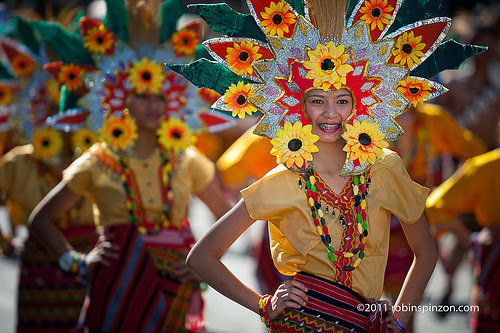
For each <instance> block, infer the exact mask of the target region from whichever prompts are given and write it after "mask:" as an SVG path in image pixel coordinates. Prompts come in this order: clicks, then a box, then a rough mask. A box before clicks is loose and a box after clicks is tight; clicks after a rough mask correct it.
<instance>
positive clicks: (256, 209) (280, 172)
mask: <svg viewBox="0 0 500 333" xmlns="http://www.w3.org/2000/svg"><path fill="white" fill-rule="evenodd" d="M294 180H296V181H294ZM298 180H299V178H298V176H296V177H294V175H293V174H292V172H290V171H288V170H286V169H285V167H283V166H282V165H279V166H277V167H275V168H274V169H273V170H271V171H270V172H269V173H268V174H266V175H265V176H264V177H263V178H261V179H259V180H258V181H256V182H255V183H253V184H252V185H250V186H249V187H247V188H245V189H243V190H241V195H242V196H243V198H244V200H245V205H246V207H247V210H248V214H249V215H250V217H251V218H253V219H255V220H281V219H283V213H284V212H285V211H288V210H289V209H290V207H292V206H293V203H294V202H295V201H296V200H297V198H298V197H300V193H297V192H300V189H299V186H298Z"/></svg>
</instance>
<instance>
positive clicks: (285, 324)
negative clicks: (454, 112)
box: [169, 0, 483, 332]
mask: <svg viewBox="0 0 500 333" xmlns="http://www.w3.org/2000/svg"><path fill="white" fill-rule="evenodd" d="M247 3H248V6H249V9H250V13H251V17H249V16H245V15H242V14H239V13H236V12H234V11H231V10H230V9H228V8H227V6H224V5H214V6H208V5H206V6H205V5H195V6H192V7H191V8H192V9H193V10H194V11H195V12H197V13H198V14H199V15H200V16H202V17H203V18H204V19H205V20H206V21H207V23H208V24H209V26H210V27H211V28H212V30H214V31H218V32H221V33H222V34H225V35H227V36H225V37H221V38H214V39H210V40H207V41H206V42H204V45H205V48H206V49H207V50H208V52H209V53H210V54H211V56H212V57H213V59H214V60H215V61H207V60H203V59H202V60H199V61H197V62H194V63H191V64H187V65H184V66H179V65H169V67H170V68H172V69H174V70H176V71H177V72H179V73H181V74H182V75H184V76H185V77H186V78H188V79H189V80H191V81H192V82H193V83H195V84H196V85H198V86H200V87H205V88H210V89H213V90H215V91H217V92H219V93H220V94H221V95H222V96H221V98H219V100H218V101H217V102H216V103H214V105H213V107H214V108H218V109H220V110H227V111H231V108H233V107H234V104H231V105H230V104H229V103H228V100H230V99H228V98H227V95H231V94H233V91H232V90H231V89H230V87H231V86H233V85H236V86H237V85H238V84H240V82H242V83H243V84H244V85H248V86H249V87H250V89H249V90H248V94H249V95H250V94H251V95H252V97H250V98H249V99H248V103H249V104H250V105H252V106H253V107H255V108H256V109H257V110H258V111H261V112H263V113H264V116H263V117H262V119H261V121H260V122H259V123H258V125H257V126H256V128H255V131H254V133H255V134H257V135H261V136H264V137H267V138H269V139H271V143H272V144H273V148H272V150H271V154H273V155H276V156H277V162H278V163H282V164H283V166H278V167H277V168H275V169H274V170H272V171H270V172H269V173H268V174H267V175H266V176H264V177H263V178H262V179H260V180H259V181H257V182H256V183H254V184H253V185H251V186H250V187H248V188H247V189H244V190H243V191H242V192H241V193H242V195H243V198H244V200H245V204H246V207H247V210H248V213H249V215H250V216H251V217H252V218H253V219H263V220H268V221H269V229H270V232H269V233H270V243H271V254H272V256H273V260H274V263H275V265H276V267H277V268H278V269H279V270H280V272H281V273H283V274H287V275H295V279H298V280H299V281H302V282H303V283H305V284H306V286H307V287H308V288H309V289H313V290H314V291H315V292H316V293H315V294H314V293H310V294H308V295H309V298H310V299H311V298H312V299H311V301H310V302H308V304H307V305H306V306H305V307H304V308H303V309H302V311H300V312H299V311H296V310H295V309H287V310H286V311H284V312H283V313H282V314H281V315H280V316H278V317H277V318H276V319H275V320H273V321H271V322H270V325H271V331H272V332H278V331H279V332H292V331H295V330H297V329H298V328H299V327H300V329H301V330H303V331H305V332H315V331H349V330H352V329H354V330H359V331H368V330H373V331H378V330H383V328H382V326H381V324H380V315H381V314H380V313H376V312H374V313H372V314H366V313H364V314H363V313H359V312H356V311H355V310H354V309H355V307H356V304H357V303H356V302H359V301H360V300H361V299H363V301H362V302H368V301H367V298H375V299H378V298H379V297H380V295H381V292H382V278H383V271H384V269H385V264H386V260H387V247H388V238H386V237H388V234H389V233H388V232H389V222H390V221H389V218H388V217H390V214H391V213H394V215H396V216H398V217H400V219H401V220H402V221H403V222H405V223H414V222H415V221H416V220H417V219H418V218H419V217H420V216H421V214H422V211H423V208H424V206H423V203H424V201H425V197H426V195H427V193H428V190H427V189H425V188H423V187H422V186H420V185H418V184H416V183H414V182H413V181H412V180H411V179H410V178H409V176H408V173H407V172H406V170H405V169H404V166H403V164H402V161H401V159H399V157H398V156H397V155H395V154H394V153H393V152H391V151H389V150H387V149H385V148H386V147H387V146H388V144H387V142H386V141H391V140H395V139H397V138H398V137H400V136H401V135H402V134H403V132H402V129H401V127H400V126H399V125H398V124H397V122H396V120H395V118H396V117H397V116H398V115H399V114H401V113H403V112H404V111H406V110H407V109H408V107H409V105H410V104H411V103H413V101H414V100H415V99H417V100H419V101H420V100H421V101H425V100H428V99H430V98H434V97H436V96H438V95H440V94H442V93H444V92H446V88H445V87H443V86H442V85H440V84H439V83H436V82H433V81H431V80H430V78H431V77H432V76H434V75H435V74H436V73H438V72H439V71H441V70H444V69H446V68H456V66H457V65H458V64H460V63H461V62H462V61H463V60H465V59H467V58H468V57H470V56H472V55H474V54H476V53H478V52H481V51H482V50H483V49H482V48H480V47H474V46H465V45H460V44H458V43H456V42H454V41H449V42H446V43H442V41H443V39H444V37H445V36H446V33H447V31H448V29H449V27H450V24H451V20H450V19H448V18H443V17H437V18H429V13H431V12H433V11H434V10H435V9H436V8H435V7H433V6H434V4H435V3H436V2H432V3H431V2H425V3H421V2H416V1H410V0H407V1H400V0H393V1H389V0H387V1H379V0H360V1H352V2H350V6H348V8H346V10H345V16H344V15H343V14H344V7H343V6H345V2H336V1H293V2H292V1H291V2H289V3H287V2H284V1H276V0H274V1H273V0H260V1H259V0H248V1H247ZM220 15H226V16H228V17H229V18H231V19H229V22H232V23H233V22H238V23H237V24H235V25H234V24H233V25H232V26H231V27H227V26H225V25H224V22H226V20H224V21H221V20H219V19H218V17H219V16H220ZM270 15H272V17H271V20H270V19H269V17H270ZM336 18H337V20H335V19H336ZM418 19H419V20H418ZM285 25H286V28H285V27H284V26H285ZM443 54H453V56H450V57H448V58H447V59H444V58H443V57H442V55H443ZM409 79H411V80H409ZM408 81H410V82H408ZM415 82H417V83H420V90H418V89H419V88H418V87H415V86H414V85H415ZM240 86H241V84H240ZM400 86H401V89H398V88H399V87H400ZM341 88H345V89H347V90H348V91H349V92H350V93H351V96H352V98H353V105H354V106H353V110H352V113H351V115H350V116H349V117H348V118H347V119H346V120H345V121H344V123H343V130H344V134H343V138H344V140H345V141H346V144H345V147H344V151H346V153H347V156H346V160H345V164H344V166H343V168H342V170H341V175H343V176H350V178H349V181H348V182H347V185H346V187H345V188H344V189H343V191H342V193H335V192H333V191H332V190H331V189H329V188H328V186H327V185H326V183H325V182H324V181H323V180H322V179H321V177H320V175H319V174H317V173H316V171H315V170H314V167H313V164H314V161H313V154H314V152H315V151H317V147H316V145H315V144H314V143H315V142H316V141H317V140H318V137H317V136H316V135H315V134H314V133H312V131H311V128H312V126H310V125H311V121H310V119H309V117H308V115H307V114H306V112H305V111H304V110H305V107H304V98H303V96H304V94H305V93H307V92H308V91H310V90H312V89H322V90H324V91H333V90H337V89H341ZM424 92H425V93H424ZM419 93H420V94H419ZM417 95H418V96H417ZM415 96H417V97H415ZM241 100H242V101H243V99H241ZM382 170H383V171H382ZM290 171H292V172H290ZM294 171H295V172H296V173H294ZM385 173H387V174H385ZM384 179H385V180H384ZM294 183H295V184H296V185H293V184H294ZM297 185H298V186H297ZM280 194H282V196H281V195H280ZM390 198H392V199H390ZM410 198H411V199H410ZM406 199H410V200H409V201H406ZM382 211H383V212H385V213H383V214H382V215H381V216H379V215H378V214H379V213H380V212H382ZM309 237H310V238H309ZM375 244H376V245H375ZM377 260H380V262H378V263H376V264H375V262H376V261H377ZM372 264H373V266H372ZM311 274H312V276H313V277H311ZM375 277H377V278H375ZM379 278H380V281H379V280H378V279H379ZM304 281H306V282H304ZM318 281H321V283H323V282H325V281H326V283H327V284H328V285H329V286H324V285H322V287H321V288H319V289H315V285H317V284H319V283H320V282H318ZM322 288H327V289H328V290H329V291H330V290H332V294H334V293H337V292H338V293H340V292H341V291H340V290H343V291H346V289H345V288H347V292H348V293H350V294H351V296H348V295H346V296H345V297H346V298H345V299H346V300H347V299H350V298H349V297H354V299H352V303H349V304H350V305H351V306H347V305H344V306H337V305H338V304H334V303H332V302H329V301H327V300H325V299H322V297H321V294H323V290H325V289H322ZM353 292H355V293H356V294H353ZM328 296H331V295H328ZM342 297H344V296H342ZM363 297H364V298H363ZM347 302H350V301H347ZM325 304H329V305H328V306H326V307H325ZM263 307H265V305H264V306H263ZM261 309H262V307H261ZM264 312H265V311H264ZM332 314H338V315H332ZM265 319H266V318H265V316H263V320H265Z"/></svg>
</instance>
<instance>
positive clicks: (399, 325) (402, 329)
mask: <svg viewBox="0 0 500 333" xmlns="http://www.w3.org/2000/svg"><path fill="white" fill-rule="evenodd" d="M394 322H395V323H396V326H397V328H398V331H399V332H400V333H406V330H405V328H404V326H403V323H402V322H401V320H399V319H396V320H395V321H394Z"/></svg>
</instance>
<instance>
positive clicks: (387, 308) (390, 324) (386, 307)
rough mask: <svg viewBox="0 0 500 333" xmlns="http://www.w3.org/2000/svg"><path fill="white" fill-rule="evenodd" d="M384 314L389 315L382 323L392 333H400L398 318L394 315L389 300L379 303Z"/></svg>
mask: <svg viewBox="0 0 500 333" xmlns="http://www.w3.org/2000/svg"><path fill="white" fill-rule="evenodd" d="M379 303H380V305H381V308H382V310H383V313H384V314H387V315H386V316H385V317H384V318H382V323H383V324H384V325H385V326H386V327H387V329H389V331H391V332H392V333H398V332H399V329H398V327H397V325H396V318H395V317H394V314H393V313H392V305H391V304H390V303H389V301H387V300H381V301H379Z"/></svg>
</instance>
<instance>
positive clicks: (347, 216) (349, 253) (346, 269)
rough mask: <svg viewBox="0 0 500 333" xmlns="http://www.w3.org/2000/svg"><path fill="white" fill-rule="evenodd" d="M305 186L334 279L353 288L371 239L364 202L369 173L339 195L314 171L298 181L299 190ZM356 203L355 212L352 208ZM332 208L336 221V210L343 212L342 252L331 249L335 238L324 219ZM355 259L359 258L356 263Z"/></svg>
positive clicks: (308, 172)
mask: <svg viewBox="0 0 500 333" xmlns="http://www.w3.org/2000/svg"><path fill="white" fill-rule="evenodd" d="M303 182H304V183H305V192H306V195H307V197H308V203H309V205H310V206H311V214H312V217H313V220H314V224H315V226H316V232H317V233H318V234H319V235H320V237H321V240H322V242H323V244H324V245H325V246H326V248H327V253H328V258H329V259H330V261H331V262H332V263H333V265H334V266H335V268H336V271H335V278H336V280H337V282H339V283H342V284H344V285H346V286H351V284H352V271H353V270H354V269H356V267H358V266H359V264H360V263H361V260H362V259H363V258H364V256H365V252H364V251H365V243H366V241H367V237H368V229H367V222H366V211H365V209H366V200H365V198H366V197H367V196H368V188H369V186H370V183H371V179H370V176H369V171H366V173H365V174H363V175H361V176H351V178H350V179H349V181H348V183H347V184H346V186H345V187H344V190H343V191H342V193H341V194H340V195H336V194H335V193H334V192H332V191H331V190H330V189H329V187H328V186H327V185H326V183H324V182H323V181H322V180H321V178H320V177H319V175H318V174H317V173H316V172H315V171H314V169H309V170H307V171H306V172H304V173H302V174H301V177H300V178H299V187H300V188H302V183H303ZM320 199H323V201H325V202H326V208H325V211H323V209H322V205H321V200H320ZM353 200H354V210H353V208H352V201H353ZM329 205H330V206H331V207H332V217H335V209H334V208H336V209H338V210H339V211H340V223H341V224H342V227H343V233H342V241H341V245H340V249H339V250H335V249H334V248H333V247H332V246H331V245H330V243H331V242H332V238H331V236H330V234H329V231H328V227H327V226H326V221H325V217H326V216H327V215H328V214H329V207H328V206H329ZM356 231H357V232H358V233H359V244H358V246H357V247H356V248H354V247H355V245H356V238H357V237H356ZM356 255H357V256H358V258H357V259H356V260H354V258H355V256H356Z"/></svg>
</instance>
